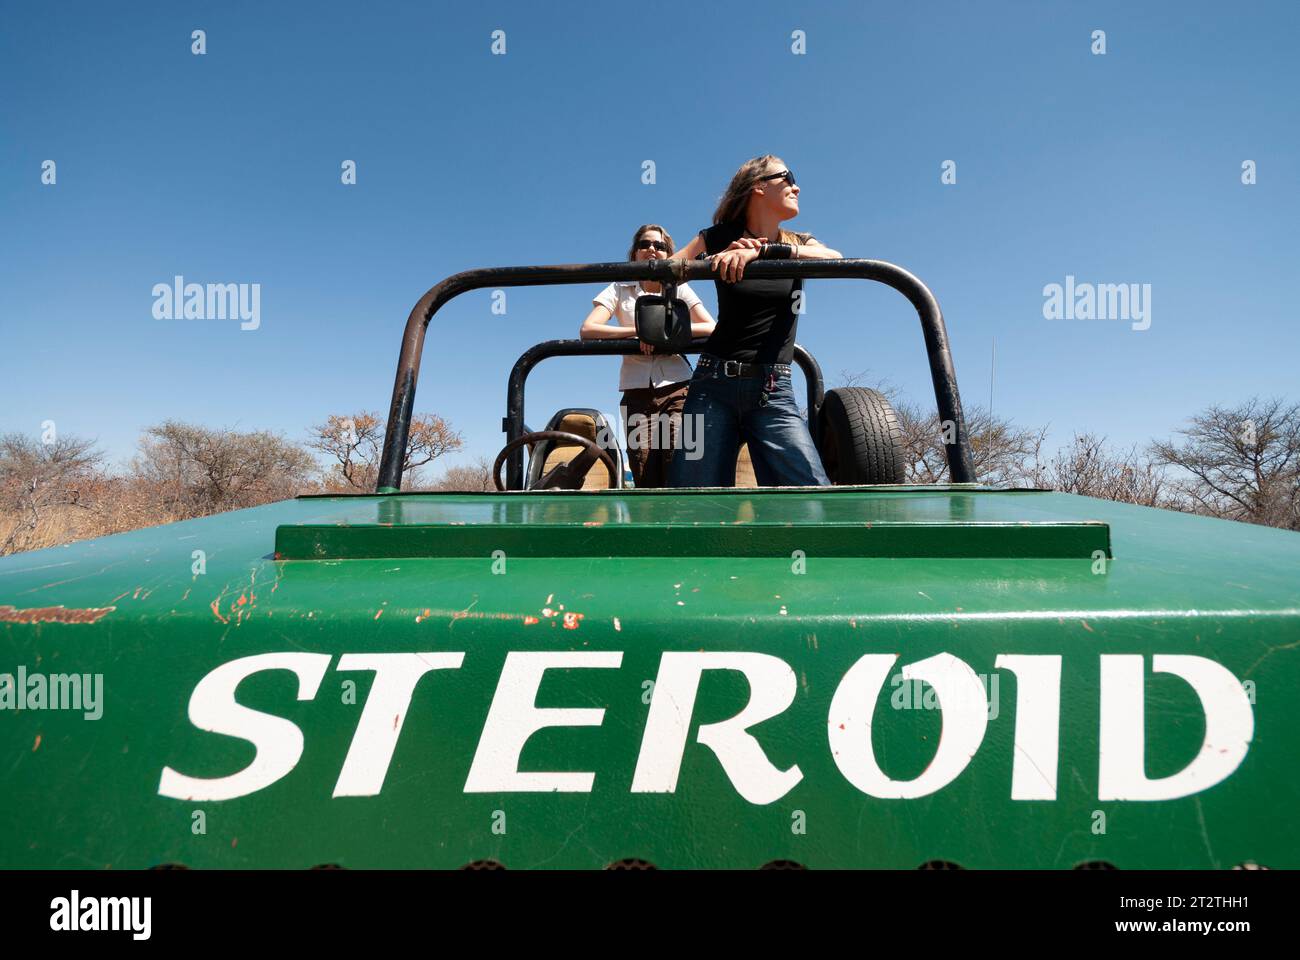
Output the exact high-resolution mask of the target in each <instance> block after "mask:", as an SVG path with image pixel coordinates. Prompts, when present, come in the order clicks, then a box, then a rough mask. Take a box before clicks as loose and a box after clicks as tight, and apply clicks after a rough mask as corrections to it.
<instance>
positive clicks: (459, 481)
mask: <svg viewBox="0 0 1300 960" xmlns="http://www.w3.org/2000/svg"><path fill="white" fill-rule="evenodd" d="M427 489H429V490H438V491H442V492H446V493H451V492H458V491H459V492H462V493H482V492H485V491H489V490H495V489H496V484H495V483H494V482H493V480H492V461H491V460H489V459H488V458H487V457H479V458H478V459H476V460H475V461H474V462H473V463H468V464H465V465H463V466H458V467H448V468H447V469H446V471H445V472H444V473H443V474H442V476H440V477H438V479H437V480H435V481H434V482H433V483H432V484H431V485H430V486H429V487H428V488H427Z"/></svg>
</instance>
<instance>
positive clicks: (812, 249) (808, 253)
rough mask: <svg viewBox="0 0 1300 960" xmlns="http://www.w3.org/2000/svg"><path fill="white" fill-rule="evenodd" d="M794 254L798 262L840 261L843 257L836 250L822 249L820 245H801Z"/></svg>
mask: <svg viewBox="0 0 1300 960" xmlns="http://www.w3.org/2000/svg"><path fill="white" fill-rule="evenodd" d="M795 254H796V255H797V259H799V260H841V259H843V257H844V255H843V254H842V253H840V252H839V251H838V250H832V249H831V248H830V247H824V246H822V245H821V244H820V243H801V244H799V245H798V247H797V248H796V250H795Z"/></svg>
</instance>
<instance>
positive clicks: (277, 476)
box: [132, 420, 317, 519]
mask: <svg viewBox="0 0 1300 960" xmlns="http://www.w3.org/2000/svg"><path fill="white" fill-rule="evenodd" d="M316 469H317V468H316V464H315V462H314V461H313V460H312V457H311V454H309V453H308V452H307V451H306V450H304V449H303V448H302V447H300V446H299V445H298V444H296V443H292V442H291V441H289V440H286V439H284V438H283V437H280V436H278V435H276V434H273V433H268V432H266V431H256V432H252V433H240V432H237V431H234V430H227V429H211V428H208V427H202V426H198V425H196V424H188V423H180V422H178V421H175V420H168V421H165V422H164V423H162V424H160V425H159V426H156V427H149V428H148V429H147V430H145V432H144V435H143V436H142V437H141V438H140V452H139V455H138V456H137V457H136V459H135V461H134V462H133V464H132V470H133V473H134V475H135V477H136V478H137V479H138V480H139V481H141V482H144V483H147V484H150V485H152V486H153V488H154V489H155V490H156V492H157V496H158V498H159V501H160V502H161V504H162V505H164V506H165V507H166V508H167V509H169V510H170V512H171V513H172V514H173V515H174V516H175V517H176V518H178V519H185V518H189V517H200V516H206V515H207V514H211V513H217V512H220V511H222V510H235V509H239V508H241V507H251V506H256V505H257V504H260V503H269V502H272V501H276V500H284V499H287V498H289V497H292V496H294V495H296V494H297V493H299V492H300V491H301V490H302V489H303V488H304V487H306V486H307V485H309V484H310V482H311V479H312V477H313V476H314V474H315V473H316Z"/></svg>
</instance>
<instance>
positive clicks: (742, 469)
mask: <svg viewBox="0 0 1300 960" xmlns="http://www.w3.org/2000/svg"><path fill="white" fill-rule="evenodd" d="M736 486H738V487H757V486H758V480H757V479H756V478H755V477H754V463H753V461H752V460H750V459H749V444H747V443H742V444H741V445H740V452H739V453H738V454H736Z"/></svg>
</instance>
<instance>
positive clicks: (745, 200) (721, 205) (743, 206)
mask: <svg viewBox="0 0 1300 960" xmlns="http://www.w3.org/2000/svg"><path fill="white" fill-rule="evenodd" d="M774 163H780V164H783V165H784V164H785V161H784V160H782V159H781V158H780V157H776V156H773V155H772V154H770V153H765V154H763V156H761V157H755V158H754V159H753V160H746V161H745V162H744V163H742V164H741V165H740V169H739V170H737V171H736V175H735V176H734V177H732V178H731V183H730V184H729V185H728V186H727V192H726V193H724V194H723V195H722V199H721V200H719V201H718V209H716V210H714V211H713V222H714V223H740V224H743V223H744V222H745V212H746V210H747V209H748V208H749V196H750V193H751V192H753V189H754V186H755V185H756V184H757V183H758V182H759V178H761V177H763V176H764V175H765V174H766V173H767V172H768V170H769V169H770V168H771V165H772V164H774ZM811 239H812V234H811V233H795V232H794V231H792V230H786V229H785V228H782V229H781V236H780V237H778V238H777V239H776V241H774V242H776V243H807V242H808V241H809V240H811Z"/></svg>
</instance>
